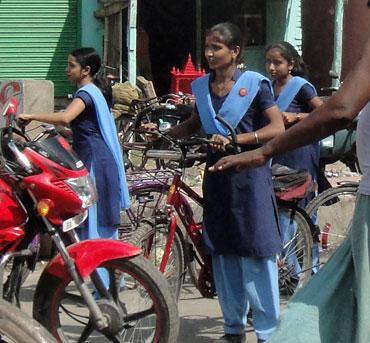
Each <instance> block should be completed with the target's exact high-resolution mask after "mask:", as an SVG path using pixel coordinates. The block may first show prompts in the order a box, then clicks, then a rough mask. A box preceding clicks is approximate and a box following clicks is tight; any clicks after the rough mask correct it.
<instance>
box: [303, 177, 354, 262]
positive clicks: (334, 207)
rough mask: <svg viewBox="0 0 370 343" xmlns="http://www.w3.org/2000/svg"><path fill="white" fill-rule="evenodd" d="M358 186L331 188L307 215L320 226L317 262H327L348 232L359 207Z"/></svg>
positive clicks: (311, 203) (316, 248)
mask: <svg viewBox="0 0 370 343" xmlns="http://www.w3.org/2000/svg"><path fill="white" fill-rule="evenodd" d="M357 188H358V186H357V185H355V184H353V185H352V184H351V185H349V186H346V185H344V186H338V187H334V188H330V189H328V190H326V191H325V192H322V193H321V194H319V195H318V196H317V197H316V198H314V199H312V200H311V201H310V202H309V203H308V204H307V206H306V212H307V214H308V215H309V216H310V217H311V218H313V221H314V223H315V224H316V225H317V226H318V228H319V237H318V238H319V239H318V240H319V242H316V243H314V248H315V249H314V265H317V267H319V266H320V265H323V264H325V263H326V262H327V260H328V259H329V258H330V256H331V255H332V254H333V252H334V251H335V250H336V249H337V248H338V247H339V245H340V244H341V243H342V242H343V241H344V239H345V238H346V237H347V235H348V230H349V227H350V224H351V220H352V217H353V212H354V209H355V203H356V196H357Z"/></svg>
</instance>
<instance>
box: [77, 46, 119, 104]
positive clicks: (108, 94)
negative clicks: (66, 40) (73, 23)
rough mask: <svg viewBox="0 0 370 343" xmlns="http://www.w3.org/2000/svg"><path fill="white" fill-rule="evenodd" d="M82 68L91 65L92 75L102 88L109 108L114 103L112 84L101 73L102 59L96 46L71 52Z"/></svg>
mask: <svg viewBox="0 0 370 343" xmlns="http://www.w3.org/2000/svg"><path fill="white" fill-rule="evenodd" d="M71 55H72V56H73V57H74V58H76V60H77V62H78V63H79V64H80V65H81V67H82V68H85V67H90V76H91V77H93V82H94V84H95V85H96V86H97V87H99V88H100V90H101V92H102V93H103V95H104V97H105V100H106V101H107V103H108V106H109V108H111V107H112V105H113V96H112V86H111V83H110V82H109V80H107V78H105V77H104V76H103V75H101V74H100V72H99V70H100V67H101V59H100V56H99V54H98V53H97V51H96V50H95V49H94V48H78V49H74V50H72V52H71Z"/></svg>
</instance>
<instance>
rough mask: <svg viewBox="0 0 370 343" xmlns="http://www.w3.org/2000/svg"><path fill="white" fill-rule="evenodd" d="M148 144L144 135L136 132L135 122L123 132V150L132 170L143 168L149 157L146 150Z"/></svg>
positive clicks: (128, 165)
mask: <svg viewBox="0 0 370 343" xmlns="http://www.w3.org/2000/svg"><path fill="white" fill-rule="evenodd" d="M148 144H151V143H150V142H146V141H145V139H144V137H142V136H141V135H139V134H138V133H137V132H136V129H135V127H134V123H133V124H132V125H130V126H129V127H128V129H127V130H126V131H125V132H124V133H123V136H122V139H121V146H122V151H123V154H124V159H125V161H126V162H128V163H126V165H127V167H128V169H131V170H132V171H139V170H143V169H144V167H145V165H146V163H147V162H148V159H147V158H146V156H145V151H146V150H148V148H149V147H148Z"/></svg>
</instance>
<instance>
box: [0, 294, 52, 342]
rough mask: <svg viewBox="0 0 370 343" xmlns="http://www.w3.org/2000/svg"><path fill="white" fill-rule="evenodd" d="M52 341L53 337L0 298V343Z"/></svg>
mask: <svg viewBox="0 0 370 343" xmlns="http://www.w3.org/2000/svg"><path fill="white" fill-rule="evenodd" d="M11 342H12V343H54V342H56V340H55V339H54V337H53V336H52V335H51V334H50V333H49V332H48V331H47V330H46V329H45V328H44V327H43V326H42V325H41V324H40V323H38V322H36V321H35V320H34V319H32V318H31V317H29V316H28V315H27V314H26V313H24V312H22V311H21V310H20V309H18V308H17V307H15V306H12V305H10V304H9V303H8V302H6V301H4V300H0V343H11Z"/></svg>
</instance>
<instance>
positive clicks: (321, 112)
mask: <svg viewBox="0 0 370 343" xmlns="http://www.w3.org/2000/svg"><path fill="white" fill-rule="evenodd" d="M369 75H370V39H369V40H368V41H367V43H366V46H365V49H364V51H363V54H362V57H361V59H360V61H359V62H358V63H357V65H356V66H355V68H354V70H353V71H352V72H351V73H350V74H349V75H348V76H347V77H346V79H345V80H344V82H343V84H342V86H341V87H340V89H339V90H338V92H336V93H335V94H334V95H333V96H332V97H331V98H330V99H329V100H328V101H327V102H326V103H324V104H323V105H322V106H320V107H319V108H317V109H315V110H314V111H313V112H312V113H311V114H310V116H309V117H307V118H305V119H303V120H302V121H300V122H299V123H297V124H296V125H294V126H292V127H291V128H290V129H288V130H287V131H285V133H283V134H282V135H280V136H278V137H276V138H274V139H272V140H270V141H269V142H267V143H266V144H265V145H264V146H263V147H261V148H260V149H257V150H254V151H250V152H245V153H242V154H240V155H238V156H227V157H224V158H222V159H220V160H219V161H218V162H217V163H216V164H215V165H214V166H212V167H210V170H211V171H217V170H222V169H227V168H231V167H235V168H237V169H243V168H248V167H255V166H259V165H262V164H263V163H265V162H266V161H267V160H268V159H269V158H271V157H272V156H275V155H277V154H281V153H283V152H286V151H288V150H292V149H295V148H297V147H300V146H304V145H307V144H310V143H313V142H315V141H318V140H320V139H321V138H324V137H326V136H328V135H330V134H331V133H333V132H335V131H337V130H339V129H342V128H344V127H346V126H348V125H349V124H350V123H351V122H352V120H353V119H354V118H355V117H356V116H357V115H358V113H359V112H360V111H361V109H362V108H363V107H364V106H365V105H366V104H367V103H368V102H369V101H370V77H369Z"/></svg>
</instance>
